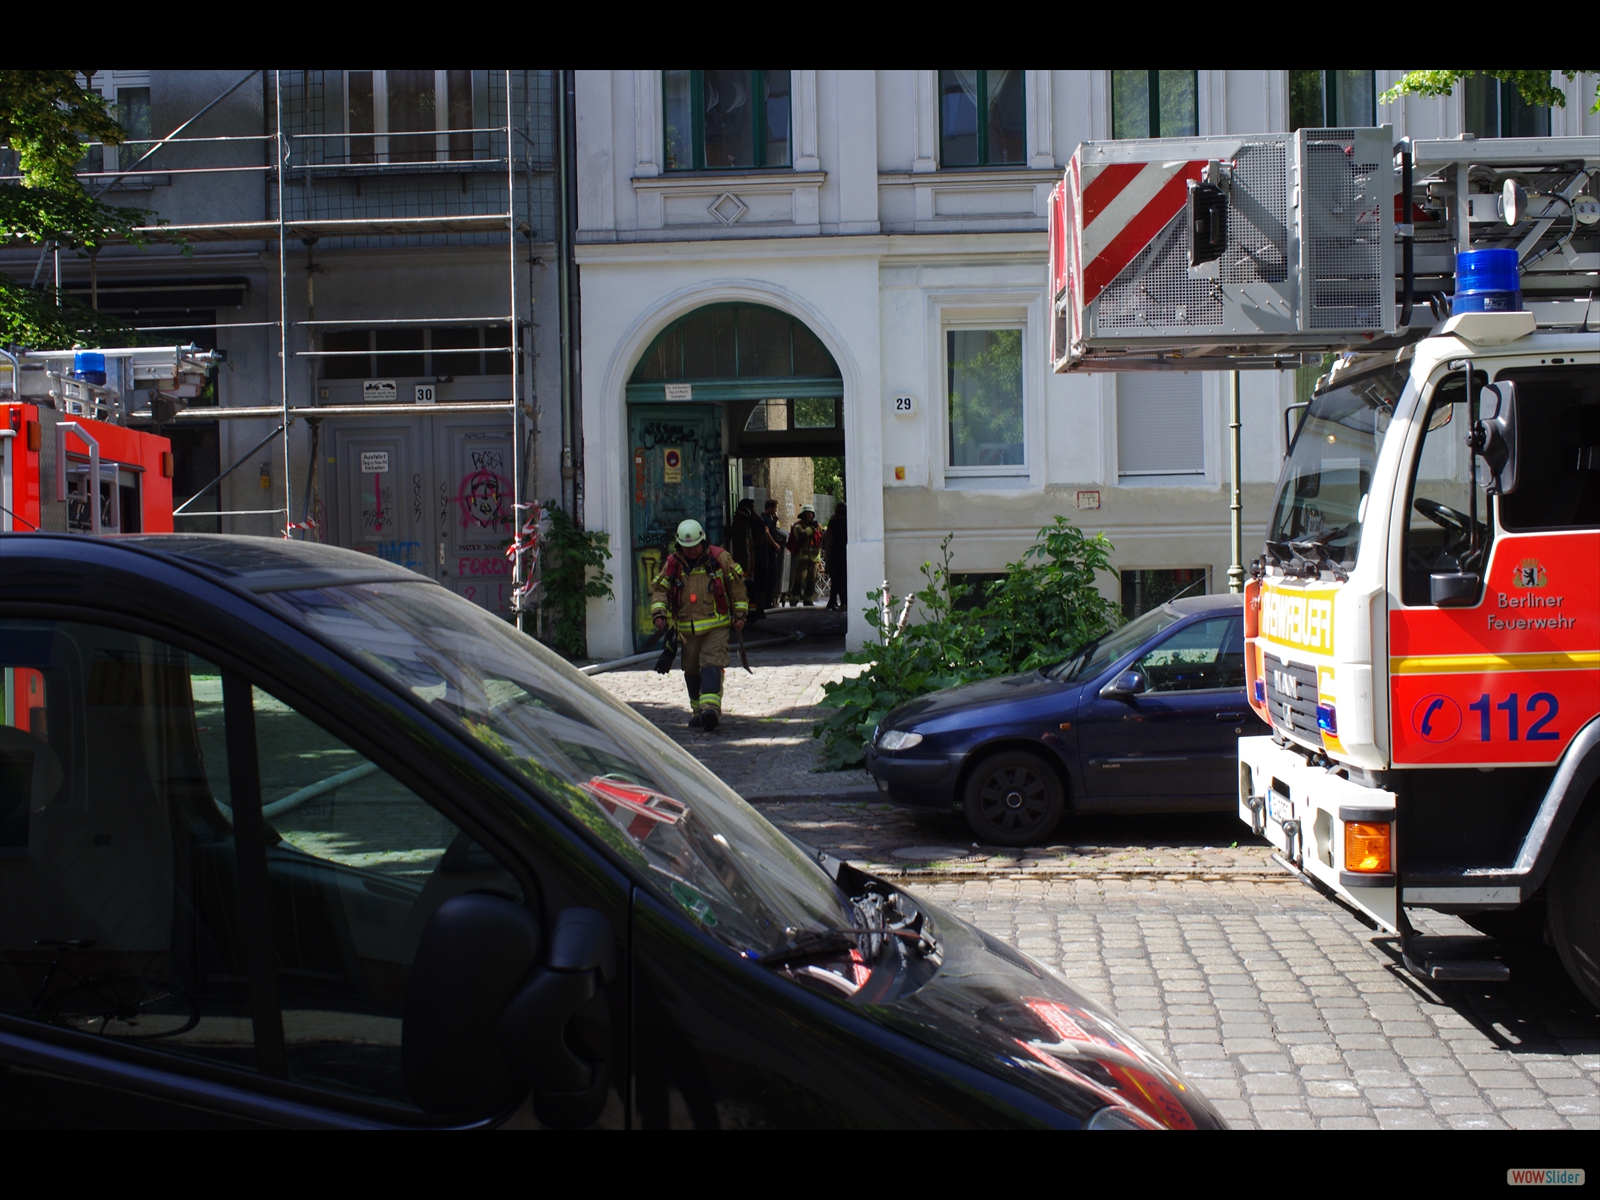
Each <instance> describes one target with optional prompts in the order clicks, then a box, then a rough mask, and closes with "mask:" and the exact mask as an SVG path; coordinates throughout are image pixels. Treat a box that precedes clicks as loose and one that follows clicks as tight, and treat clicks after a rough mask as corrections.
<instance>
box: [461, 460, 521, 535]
mask: <svg viewBox="0 0 1600 1200" xmlns="http://www.w3.org/2000/svg"><path fill="white" fill-rule="evenodd" d="M456 503H457V504H459V505H460V506H461V524H462V526H463V527H467V526H470V525H471V524H472V523H473V522H474V521H476V522H477V523H478V525H479V526H480V527H482V528H486V529H487V528H492V527H495V526H506V525H509V524H510V523H511V522H510V518H508V517H507V516H506V515H505V513H504V512H503V511H502V510H503V508H504V506H505V480H503V479H502V478H500V476H499V475H498V474H496V473H495V472H494V471H490V470H487V469H485V470H479V471H474V472H472V473H471V474H470V475H467V476H465V477H463V478H462V480H461V487H460V489H459V490H458V491H457V492H456Z"/></svg>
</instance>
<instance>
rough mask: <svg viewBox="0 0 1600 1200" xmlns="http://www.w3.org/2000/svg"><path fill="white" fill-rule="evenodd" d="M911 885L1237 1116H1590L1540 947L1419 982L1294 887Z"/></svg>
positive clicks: (1586, 1066)
mask: <svg viewBox="0 0 1600 1200" xmlns="http://www.w3.org/2000/svg"><path fill="white" fill-rule="evenodd" d="M915 890H916V891H918V892H920V893H921V894H923V895H926V896H927V897H928V898H929V899H931V900H933V901H934V902H935V903H938V904H943V905H945V906H947V907H949V908H950V909H952V910H953V911H955V912H957V913H959V914H960V915H961V916H964V917H966V918H968V919H969V920H972V921H974V922H975V923H976V924H978V925H980V926H982V927H983V928H984V929H986V930H988V931H989V932H990V933H993V934H994V935H996V936H997V937H1000V938H1003V939H1005V940H1006V941H1008V942H1010V943H1011V944H1012V945H1014V946H1016V947H1018V948H1019V949H1021V950H1024V951H1026V952H1027V953H1029V954H1031V955H1033V956H1035V957H1037V958H1039V959H1040V960H1041V961H1043V962H1046V963H1048V964H1050V965H1051V966H1053V967H1055V968H1056V969H1058V970H1059V971H1061V973H1062V974H1063V975H1065V976H1066V977H1067V978H1068V979H1070V980H1071V981H1072V982H1073V983H1075V984H1076V985H1077V986H1079V987H1080V988H1081V989H1082V990H1083V991H1084V992H1085V993H1087V994H1088V995H1089V996H1091V997H1092V998H1093V999H1095V1000H1098V1001H1100V1002H1102V1003H1104V1004H1106V1005H1107V1006H1108V1007H1109V1008H1111V1009H1112V1011H1114V1012H1115V1013H1116V1014H1117V1015H1118V1016H1119V1017H1120V1018H1121V1019H1122V1020H1123V1021H1124V1022H1125V1023H1127V1024H1128V1025H1129V1026H1130V1027H1131V1028H1132V1029H1133V1030H1134V1031H1135V1032H1136V1033H1138V1034H1139V1035H1140V1036H1141V1037H1142V1038H1144V1039H1146V1040H1147V1041H1148V1043H1149V1044H1150V1045H1151V1046H1152V1048H1154V1049H1157V1050H1159V1051H1160V1052H1161V1053H1163V1054H1164V1055H1166V1056H1168V1058H1169V1059H1170V1060H1171V1061H1173V1062H1175V1063H1176V1064H1177V1065H1178V1066H1179V1067H1180V1068H1181V1069H1182V1070H1183V1072H1184V1073H1185V1074H1186V1075H1187V1076H1188V1077H1189V1079H1190V1080H1191V1081H1192V1082H1193V1083H1194V1084H1195V1085H1196V1086H1197V1087H1198V1088H1199V1089H1200V1090H1201V1091H1202V1092H1203V1093H1205V1095H1206V1096H1207V1097H1209V1098H1210V1099H1211V1100H1212V1102H1213V1103H1215V1104H1216V1106H1217V1108H1218V1109H1219V1110H1221V1112H1222V1113H1223V1115H1224V1116H1225V1117H1226V1118H1227V1119H1228V1121H1229V1123H1230V1124H1232V1125H1233V1126H1234V1127H1235V1128H1264V1129H1309V1128H1322V1129H1379V1128H1382V1129H1422V1128H1427V1129H1436V1128H1446V1127H1448V1128H1456V1129H1505V1128H1517V1129H1594V1128H1597V1127H1600V1014H1597V1013H1596V1012H1595V1010H1594V1008H1593V1007H1592V1006H1590V1005H1588V1004H1587V1003H1586V1002H1585V1001H1584V1000H1583V998H1582V996H1581V995H1579V993H1578V992H1577V990H1576V988H1574V987H1573V986H1572V984H1571V982H1570V981H1569V980H1568V979H1567V977H1566V974H1565V972H1564V971H1563V970H1562V968H1561V965H1560V963H1559V961H1558V960H1557V959H1556V957H1555V955H1554V954H1553V953H1552V952H1550V951H1549V950H1548V949H1546V948H1544V947H1526V948H1521V949H1516V948H1507V947H1498V946H1496V947H1495V949H1496V950H1497V952H1498V953H1499V954H1500V955H1501V956H1502V957H1503V958H1504V960H1505V961H1506V962H1508V963H1509V964H1510V965H1511V980H1510V982H1509V983H1506V984H1423V983H1422V982H1420V981H1419V980H1417V979H1415V978H1414V977H1412V976H1411V975H1409V974H1408V973H1407V972H1405V971H1404V970H1403V969H1402V968H1401V966H1400V964H1399V961H1398V959H1399V950H1398V947H1397V945H1396V944H1395V939H1393V938H1390V937H1387V936H1382V935H1378V934H1374V933H1372V932H1371V931H1369V930H1367V929H1366V928H1364V927H1363V926H1361V925H1360V924H1358V923H1357V922H1356V921H1355V920H1354V919H1353V918H1352V917H1350V916H1349V915H1348V914H1347V913H1345V912H1344V911H1343V910H1342V909H1340V908H1338V907H1337V906H1336V905H1333V904H1330V903H1328V902H1327V901H1325V900H1323V899H1322V898H1321V897H1320V896H1318V895H1317V894H1316V893H1314V892H1312V891H1310V890H1309V889H1308V888H1305V887H1303V886H1294V887H1284V886H1282V885H1281V884H1274V883H1265V882H1262V881H1258V880H1247V879H1227V880H1221V881H1212V882H1200V881H1198V880H1196V881H1186V882H1171V881H1166V880H1159V879H1156V880H1150V879H1126V880H1122V881H1111V880H1106V879H1086V878H1075V879H1055V880H1044V879H1033V880H1005V879H992V878H991V879H981V880H968V881H954V880H952V881H946V882H935V883H929V884H922V885H919V886H917V887H916V888H915ZM1413 919H1414V920H1416V921H1417V924H1418V930H1419V933H1421V934H1423V935H1427V936H1433V937H1439V938H1447V939H1448V938H1455V937H1461V936H1469V935H1470V934H1471V931H1470V930H1468V929H1467V927H1466V926H1464V925H1462V924H1461V923H1460V922H1459V921H1457V920H1456V919H1455V918H1454V917H1448V916H1444V915H1442V914H1432V913H1422V914H1413ZM1474 941H1475V942H1476V943H1477V944H1478V946H1479V947H1480V950H1479V952H1480V953H1481V952H1482V951H1481V947H1482V943H1483V940H1482V939H1479V938H1474ZM1508 1145H1509V1143H1508ZM1511 1165H1517V1164H1512V1163H1510V1162H1507V1163H1503V1164H1501V1165H1500V1167H1499V1170H1500V1172H1501V1175H1500V1178H1501V1179H1503V1178H1504V1174H1503V1172H1504V1169H1505V1167H1507V1166H1511Z"/></svg>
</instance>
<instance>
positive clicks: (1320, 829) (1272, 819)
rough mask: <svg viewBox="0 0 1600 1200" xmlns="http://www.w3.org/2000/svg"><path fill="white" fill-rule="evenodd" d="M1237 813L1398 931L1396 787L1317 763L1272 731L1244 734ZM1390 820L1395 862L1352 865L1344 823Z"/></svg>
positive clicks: (1305, 868) (1319, 880) (1303, 867)
mask: <svg viewBox="0 0 1600 1200" xmlns="http://www.w3.org/2000/svg"><path fill="white" fill-rule="evenodd" d="M1239 819H1240V820H1242V821H1244V822H1245V824H1247V825H1249V826H1250V828H1251V831H1252V832H1254V833H1256V834H1258V835H1260V836H1262V837H1265V838H1266V839H1267V840H1268V841H1269V842H1271V843H1272V844H1273V845H1274V846H1275V847H1277V849H1278V851H1279V853H1280V854H1282V856H1283V857H1284V858H1285V859H1286V860H1287V861H1289V862H1291V863H1293V864H1294V866H1295V867H1296V868H1298V869H1299V870H1300V871H1301V872H1302V873H1303V874H1305V875H1307V876H1309V877H1310V878H1311V879H1312V880H1314V881H1315V882H1316V884H1317V885H1318V886H1319V887H1322V888H1324V889H1326V890H1327V891H1329V892H1331V893H1333V894H1334V895H1336V896H1338V897H1339V898H1340V899H1341V900H1343V901H1344V902H1345V903H1347V904H1349V905H1350V906H1351V907H1352V908H1356V909H1359V910H1360V911H1361V912H1364V913H1366V914H1367V915H1368V916H1369V917H1371V918H1372V919H1373V920H1374V921H1376V922H1377V923H1378V924H1379V925H1382V926H1383V927H1384V928H1385V929H1388V930H1391V931H1394V932H1398V931H1399V916H1400V912H1399V895H1400V893H1399V887H1398V882H1399V879H1398V866H1399V862H1400V855H1401V852H1402V846H1401V843H1400V840H1399V837H1398V831H1397V830H1396V829H1395V827H1394V824H1393V823H1394V819H1395V795H1394V793H1393V792H1388V791H1384V790H1382V789H1380V788H1371V787H1366V786H1364V785H1362V784H1359V783H1352V782H1351V781H1350V780H1348V779H1345V778H1343V777H1342V776H1339V775H1336V774H1335V773H1334V772H1333V771H1332V770H1329V769H1328V768H1326V767H1313V766H1311V765H1310V764H1308V763H1307V762H1306V760H1305V759H1304V758H1303V757H1302V756H1301V755H1299V754H1297V753H1295V752H1294V751H1293V750H1289V749H1285V748H1284V747H1282V746H1279V745H1278V744H1277V743H1276V742H1274V741H1273V740H1272V739H1271V738H1270V737H1245V738H1240V739H1239ZM1352 821H1360V822H1363V823H1366V824H1371V823H1374V822H1380V823H1381V822H1385V821H1386V822H1388V823H1389V824H1390V840H1389V846H1390V870H1389V871H1388V872H1387V873H1384V874H1364V873H1359V872H1353V871H1350V870H1349V869H1348V868H1347V867H1346V864H1345V860H1344V848H1345V824H1346V823H1347V822H1352Z"/></svg>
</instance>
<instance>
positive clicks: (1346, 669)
mask: <svg viewBox="0 0 1600 1200" xmlns="http://www.w3.org/2000/svg"><path fill="white" fill-rule="evenodd" d="M1253 576H1254V577H1253V578H1252V580H1251V581H1250V583H1249V584H1248V585H1247V589H1246V634H1247V638H1248V641H1247V647H1248V649H1247V653H1246V664H1247V672H1248V678H1249V690H1250V698H1251V702H1252V704H1253V705H1254V706H1255V708H1256V710H1257V712H1258V713H1259V714H1260V715H1261V716H1262V717H1263V719H1264V720H1267V721H1268V722H1269V723H1270V724H1271V726H1272V730H1273V732H1272V734H1271V736H1269V737H1257V738H1247V739H1242V740H1241V742H1240V750H1239V753H1240V770H1239V787H1240V816H1241V818H1242V819H1244V820H1245V821H1247V822H1249V823H1250V825H1251V826H1252V828H1253V829H1254V830H1255V831H1256V832H1257V833H1260V834H1263V835H1265V836H1266V837H1267V838H1268V839H1269V840H1270V841H1271V842H1272V843H1273V844H1274V845H1275V846H1277V847H1278V849H1279V851H1280V853H1281V854H1282V856H1283V857H1284V858H1285V859H1286V860H1287V861H1289V862H1290V863H1291V864H1292V865H1293V866H1294V867H1295V868H1296V869H1298V870H1300V871H1302V872H1303V873H1304V874H1305V875H1306V876H1307V877H1308V878H1309V879H1310V880H1311V881H1312V882H1314V883H1315V884H1316V885H1317V886H1319V887H1320V888H1323V889H1325V890H1326V891H1328V892H1329V893H1331V894H1332V895H1334V896H1336V897H1337V898H1339V899H1340V900H1342V901H1344V902H1345V903H1346V904H1348V905H1350V906H1351V907H1353V908H1355V909H1357V910H1358V911H1360V912H1361V913H1363V914H1365V915H1366V916H1367V917H1369V918H1370V919H1371V920H1372V921H1374V922H1376V923H1377V924H1378V925H1380V926H1382V927H1383V928H1385V929H1389V930H1393V931H1395V932H1398V933H1401V934H1402V935H1404V934H1406V933H1407V932H1408V928H1409V926H1408V923H1407V922H1406V920H1405V916H1404V910H1405V908H1406V907H1422V908H1432V909H1438V910H1442V911H1446V912H1456V913H1460V914H1462V915H1464V916H1466V917H1467V918H1468V919H1469V920H1472V919H1473V918H1475V917H1480V916H1482V915H1483V914H1486V913H1506V912H1512V911H1516V910H1518V909H1521V908H1522V907H1523V906H1524V905H1542V904H1543V903H1544V901H1545V900H1546V898H1547V897H1548V894H1549V884H1550V883H1551V876H1552V872H1553V870H1554V868H1555V867H1556V863H1557V859H1558V858H1559V857H1560V850H1561V847H1562V845H1563V841H1564V835H1565V834H1566V833H1567V832H1568V831H1569V830H1570V829H1572V828H1573V826H1574V823H1575V821H1576V820H1577V818H1578V817H1579V816H1580V814H1582V813H1583V811H1584V809H1585V807H1586V805H1585V801H1586V800H1592V797H1591V795H1590V793H1591V792H1592V791H1593V781H1594V778H1595V776H1596V774H1597V773H1600V721H1597V717H1600V334H1595V333H1590V332H1587V331H1584V330H1581V329H1580V330H1573V331H1562V330H1539V329H1538V328H1537V326H1536V323H1535V321H1534V318H1533V316H1532V314H1530V313H1527V312H1504V313H1466V314H1461V315H1458V316H1456V317H1453V318H1452V319H1450V320H1449V321H1446V322H1444V323H1443V324H1442V325H1441V326H1440V328H1439V330H1438V332H1437V333H1436V334H1435V335H1433V336H1430V337H1428V338H1426V339H1424V340H1423V341H1421V342H1418V343H1415V344H1414V345H1411V346H1407V347H1404V348H1402V349H1401V350H1399V351H1397V352H1395V353H1393V354H1387V355H1366V356H1361V357H1359V358H1351V359H1350V360H1348V361H1347V362H1345V363H1344V364H1342V367H1341V369H1340V370H1338V371H1336V372H1334V373H1332V375H1331V376H1330V377H1329V378H1328V379H1327V380H1326V381H1325V383H1324V385H1323V386H1322V387H1320V388H1319V389H1318V391H1317V392H1316V393H1315V395H1314V396H1313V398H1312V400H1311V403H1310V406H1309V407H1308V409H1307V410H1306V412H1305V415H1304V417H1303V419H1302V421H1301V423H1300V426H1299V429H1298V431H1297V433H1296V436H1295V438H1294V442H1293V445H1292V447H1291V449H1290V452H1289V456H1288V459H1287V461H1286V462H1285V464H1284V468H1283V472H1282V474H1281V476H1280V479H1279V483H1278V488H1277V495H1276V499H1275V501H1274V506H1273V510H1272V513H1271V514H1270V516H1269V518H1268V536H1267V540H1266V546H1265V549H1264V553H1263V556H1262V558H1261V559H1259V560H1258V561H1257V562H1256V563H1255V564H1254V571H1253ZM1587 807H1588V808H1590V809H1592V808H1593V804H1592V803H1590V804H1589V805H1588V806H1587ZM1590 815H1591V816H1592V813H1591V814H1590ZM1570 857H1571V856H1570V855H1569V858H1570ZM1581 869H1582V868H1580V867H1578V866H1569V867H1566V868H1564V870H1565V871H1567V872H1569V873H1573V874H1576V873H1577V872H1579V871H1580V870H1581ZM1589 872H1590V873H1589V879H1590V880H1592V879H1593V878H1594V874H1593V865H1592V864H1591V866H1590V867H1589ZM1490 923H1492V922H1483V924H1490ZM1558 948H1559V947H1558ZM1574 957H1578V956H1576V955H1574ZM1580 961H1581V959H1580ZM1438 969H1439V970H1443V971H1446V972H1448V971H1449V970H1450V969H1451V968H1450V967H1449V966H1447V965H1441V966H1440V967H1439V968H1438ZM1580 985H1581V980H1580Z"/></svg>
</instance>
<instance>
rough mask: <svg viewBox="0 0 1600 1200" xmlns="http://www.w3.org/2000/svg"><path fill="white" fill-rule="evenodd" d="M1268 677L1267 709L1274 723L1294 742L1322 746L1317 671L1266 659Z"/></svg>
mask: <svg viewBox="0 0 1600 1200" xmlns="http://www.w3.org/2000/svg"><path fill="white" fill-rule="evenodd" d="M1263 659H1264V662H1263V665H1264V666H1265V668H1266V675H1267V706H1268V707H1269V708H1270V709H1271V710H1272V723H1273V725H1274V726H1276V727H1277V728H1278V729H1280V730H1282V731H1283V732H1284V733H1286V734H1288V735H1289V736H1290V737H1292V738H1297V739H1299V740H1300V741H1303V742H1305V743H1307V744H1308V745H1312V746H1318V747H1320V746H1321V745H1322V733H1321V731H1320V730H1319V729H1318V728H1317V669H1316V668H1315V667H1313V666H1311V665H1309V664H1308V663H1297V662H1290V661H1288V660H1287V659H1283V658H1274V657H1273V656H1272V655H1270V654H1268V655H1264V656H1263Z"/></svg>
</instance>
